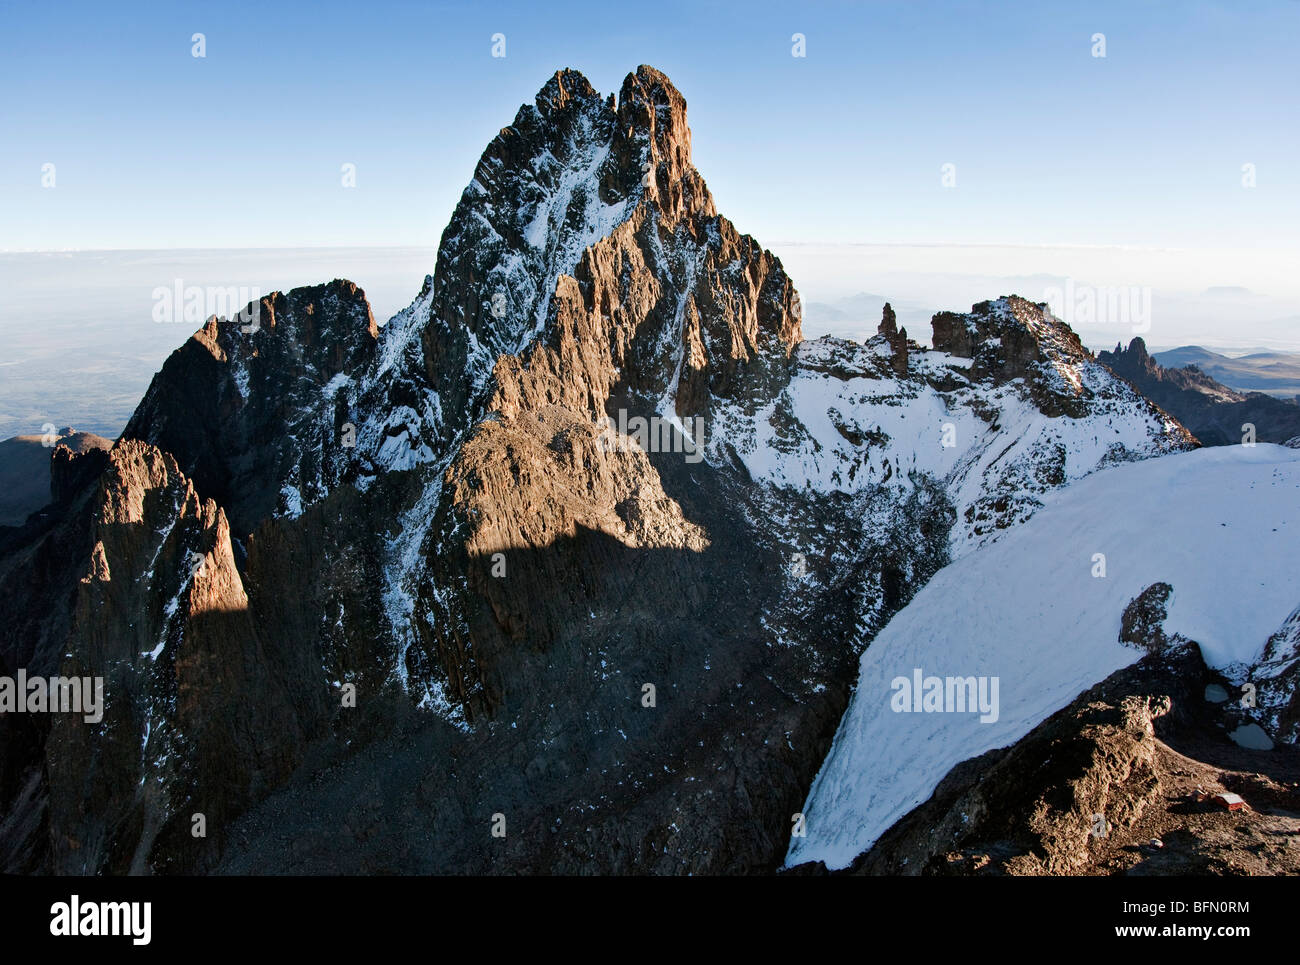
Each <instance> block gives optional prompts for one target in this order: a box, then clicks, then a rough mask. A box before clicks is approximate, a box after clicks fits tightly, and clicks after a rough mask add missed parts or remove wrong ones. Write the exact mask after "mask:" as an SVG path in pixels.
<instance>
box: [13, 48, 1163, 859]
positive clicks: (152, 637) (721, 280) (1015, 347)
mask: <svg viewBox="0 0 1300 965" xmlns="http://www.w3.org/2000/svg"><path fill="white" fill-rule="evenodd" d="M259 324H260V327H259V328H258V329H257V330H256V331H252V332H248V331H244V330H242V329H241V326H240V324H239V320H235V321H234V322H227V321H221V320H211V321H209V323H208V324H207V325H205V327H204V328H203V329H202V330H201V331H200V332H198V333H196V334H195V336H194V337H193V338H192V339H191V340H190V341H189V342H188V343H187V344H186V345H185V346H183V347H182V348H181V349H180V350H178V351H177V352H176V353H175V354H174V355H173V356H172V358H171V359H169V360H168V362H167V363H166V365H165V366H164V368H163V370H162V372H161V373H159V375H158V376H157V377H156V378H155V380H154V383H153V384H152V385H151V387H150V389H149V392H148V393H147V394H146V396H145V399H144V400H143V401H142V402H141V405H140V408H139V409H138V410H137V412H136V414H135V416H134V417H133V418H132V420H131V423H130V425H129V426H128V429H127V431H126V433H125V434H124V437H123V440H122V441H121V442H119V443H118V445H117V446H116V447H115V449H114V450H113V452H112V453H111V455H110V456H109V457H108V458H107V459H106V465H105V466H102V467H101V471H98V472H93V471H87V472H85V473H71V472H69V473H65V476H66V478H67V479H68V483H67V485H66V486H64V487H63V489H64V491H65V495H66V496H67V499H66V506H65V507H64V508H62V509H61V510H60V512H59V514H58V518H57V519H52V520H50V521H48V522H46V523H44V524H42V527H43V528H42V527H29V528H26V529H24V530H23V531H21V533H19V535H17V536H15V537H14V538H13V540H12V541H11V544H10V547H11V548H10V549H8V550H7V551H6V554H5V555H4V556H3V557H2V558H0V580H3V585H0V590H2V591H4V592H9V591H10V589H11V588H12V587H13V586H14V585H16V584H15V583H13V582H11V581H14V580H27V581H29V582H30V583H31V585H32V587H33V592H34V593H36V594H38V595H39V598H40V599H42V600H49V601H51V603H50V606H51V612H50V613H48V614H44V615H41V616H40V617H39V618H38V617H35V616H33V617H29V618H28V619H27V621H26V622H25V623H24V624H23V625H22V627H21V628H20V629H19V630H18V631H16V632H14V633H13V634H11V635H9V636H5V637H0V640H2V641H3V649H0V658H2V659H3V660H4V661H5V665H6V666H9V667H15V666H18V665H20V663H21V662H22V661H33V660H35V657H33V656H31V654H32V653H33V652H37V653H39V654H40V655H41V659H42V660H43V661H44V662H45V663H46V664H54V665H58V666H61V667H65V668H66V672H68V673H73V672H77V673H84V674H98V675H102V676H104V677H105V683H106V690H107V703H108V709H107V711H106V713H105V719H104V723H103V724H102V725H99V726H97V727H96V726H87V725H84V724H82V723H79V722H78V721H77V720H76V719H73V718H67V719H64V718H58V719H57V720H55V721H54V722H53V723H52V724H49V723H46V724H44V725H39V726H37V727H36V729H35V730H30V732H24V733H22V734H21V735H17V736H15V737H14V738H13V740H12V741H10V742H9V743H8V744H7V745H6V751H5V752H6V754H7V755H8V756H7V757H6V758H5V759H4V771H3V774H4V775H5V782H6V783H5V784H4V786H3V788H0V790H2V791H3V793H4V801H6V802H9V803H10V805H11V811H10V814H11V817H10V818H7V819H6V821H8V822H9V823H8V825H3V826H0V841H4V842H5V844H6V847H7V850H0V858H3V859H4V861H5V865H4V866H5V867H12V868H19V869H21V870H31V869H34V868H38V869H51V870H77V871H85V872H105V873H122V872H129V871H169V872H170V871H179V872H185V871H211V870H218V871H244V872H258V871H316V872H329V871H344V872H456V871H472V872H546V871H561V872H563V871H572V872H632V871H648V872H658V873H673V872H684V871H690V872H697V873H707V872H757V871H770V870H772V869H774V868H775V867H777V866H778V865H779V863H780V862H781V860H782V858H783V855H784V853H785V848H786V843H787V841H788V836H789V833H790V829H791V817H792V815H793V814H794V812H795V811H797V810H798V808H799V805H800V803H801V802H802V800H803V799H804V796H805V793H806V791H807V788H808V786H809V784H810V783H811V781H812V778H813V776H814V774H815V772H816V770H817V767H818V766H819V764H820V762H821V758H822V756H823V754H824V752H825V750H826V748H827V747H828V746H829V743H830V740H831V737H832V735H833V733H834V730H835V727H836V724H837V723H838V720H839V718H840V716H841V714H842V713H843V710H844V707H845V705H846V702H847V699H848V693H849V689H850V686H851V684H852V681H853V672H854V667H855V666H856V661H857V658H858V656H859V655H860V653H861V649H862V647H864V646H865V645H866V644H867V643H868V641H869V640H870V638H871V636H872V635H873V634H874V633H875V631H876V630H877V629H879V627H880V626H881V625H882V624H883V622H884V621H885V620H887V619H888V617H889V616H890V614H892V613H893V612H894V611H895V610H896V609H897V608H898V607H900V606H902V605H903V604H904V603H905V602H906V601H907V599H908V598H909V597H910V595H911V593H912V592H914V591H915V589H916V588H917V587H918V586H920V585H921V584H922V583H924V582H925V580H927V579H928V578H929V576H930V575H931V574H932V573H933V572H934V570H935V569H937V568H938V567H939V566H941V565H942V564H943V563H944V562H945V561H946V560H947V559H948V557H949V555H950V554H951V553H952V552H961V551H964V549H965V547H966V546H968V545H973V544H974V543H976V542H978V541H981V540H987V539H992V538H995V537H996V535H997V533H998V532H999V531H1000V530H1001V529H1004V528H1005V527H1007V526H1010V525H1013V524H1014V523H1015V522H1016V521H1018V520H1019V519H1022V518H1024V517H1025V516H1027V515H1028V514H1030V513H1032V512H1033V510H1034V508H1035V507H1036V505H1037V496H1038V495H1040V494H1041V493H1043V492H1045V491H1046V490H1047V489H1050V488H1052V487H1053V486H1056V485H1060V484H1062V483H1064V482H1066V481H1068V480H1069V479H1071V478H1076V477H1077V475H1080V474H1083V473H1085V472H1090V471H1092V470H1093V469H1095V468H1097V467H1098V466H1100V465H1105V464H1108V463H1109V462H1114V461H1122V460H1125V459H1135V458H1143V457H1145V456H1148V455H1153V454H1156V453H1159V452H1165V451H1171V450H1174V449H1178V448H1182V447H1185V446H1186V445H1187V444H1188V443H1187V440H1186V438H1185V433H1183V431H1182V430H1181V427H1178V426H1177V425H1176V423H1173V422H1172V420H1169V419H1168V418H1167V417H1165V416H1164V415H1163V413H1158V412H1157V411H1155V410H1154V407H1152V406H1150V405H1149V404H1147V403H1146V402H1145V401H1144V400H1142V399H1141V398H1140V397H1139V396H1138V395H1137V394H1136V393H1135V392H1133V391H1132V390H1131V389H1130V388H1129V387H1128V386H1127V385H1125V384H1124V383H1122V382H1120V381H1119V380H1117V379H1114V378H1113V377H1112V376H1110V375H1109V373H1107V372H1105V370H1103V369H1101V368H1100V367H1099V366H1096V365H1095V364H1094V363H1093V362H1092V361H1091V359H1090V358H1088V357H1087V356H1086V354H1085V353H1082V352H1081V350H1079V349H1078V346H1077V339H1074V340H1073V341H1071V339H1072V338H1073V336H1072V333H1069V330H1068V329H1067V328H1064V326H1062V325H1061V324H1060V323H1059V322H1055V321H1054V320H1051V319H1050V316H1046V317H1045V315H1044V313H1043V311H1042V308H1041V306H1033V305H1031V304H1030V303H1027V302H1023V300H1020V299H1014V298H1012V299H1000V300H999V301H997V302H994V303H985V304H984V305H981V306H976V309H975V311H974V312H973V313H972V314H971V315H969V316H957V315H953V316H951V317H948V316H944V318H943V319H939V318H936V322H935V329H936V339H937V340H939V339H941V340H942V341H943V344H944V346H946V347H945V348H944V349H943V350H941V351H934V352H923V351H922V350H920V349H919V348H918V347H916V346H915V345H914V344H910V343H908V341H907V338H906V333H905V332H888V333H885V334H884V335H883V336H881V337H878V338H877V339H873V340H871V341H870V342H868V343H866V344H865V345H855V344H853V343H844V342H840V341H838V340H832V339H827V340H819V341H817V342H813V343H809V342H804V341H803V340H802V333H801V329H800V315H799V307H798V297H797V295H796V293H795V290H794V287H793V284H792V283H791V281H790V279H789V278H788V277H787V276H786V274H785V272H784V269H783V268H782V267H781V264H780V261H779V260H778V259H776V258H775V257H774V256H773V255H772V254H771V253H770V252H768V251H765V250H764V249H763V248H762V247H761V246H760V245H759V244H758V243H757V242H756V241H754V239H752V238H750V237H749V236H748V235H744V234H742V233H740V232H739V231H738V230H737V229H736V228H735V227H734V226H733V225H732V224H731V223H730V222H729V221H727V220H726V219H725V218H723V217H721V216H720V215H718V214H717V211H716V208H715V205H714V202H713V199H712V197H711V196H710V194H709V192H708V189H707V187H706V186H705V184H704V181H703V179H702V178H701V177H700V175H699V174H698V173H697V172H696V171H695V169H694V167H693V166H692V163H691V159H690V131H689V128H688V127H687V124H686V105H685V100H684V99H683V98H682V96H681V94H680V93H679V92H677V90H676V89H675V88H673V86H672V85H671V83H670V82H669V81H668V80H667V78H665V77H664V76H663V75H662V74H660V73H659V72H658V71H655V70H653V69H651V68H648V67H642V68H639V69H638V70H637V71H636V72H635V73H634V74H631V75H629V76H628V78H627V79H626V80H625V81H624V84H623V87H622V89H621V91H620V93H619V96H618V98H617V99H615V98H612V97H611V98H609V99H602V98H601V97H600V96H599V95H598V94H597V93H596V92H595V91H594V90H593V89H592V88H591V86H590V84H588V83H587V81H586V80H585V79H584V78H583V77H582V76H581V75H579V74H577V73H575V72H573V71H561V72H559V73H557V74H556V75H555V76H554V77H553V78H552V79H551V80H550V81H548V82H547V84H546V85H545V86H544V87H543V88H542V90H541V92H540V93H539V94H538V96H537V98H536V99H535V101H534V103H533V104H530V105H525V106H524V107H522V108H521V109H520V111H519V113H518V114H517V115H516V117H515V120H514V123H513V124H512V125H511V126H510V127H507V128H505V129H504V130H502V132H501V133H500V134H499V135H498V137H497V138H495V139H494V140H493V142H492V143H491V144H490V145H489V146H488V148H487V150H486V151H485V152H484V154H483V157H482V158H481V159H480V161H479V164H478V166H477V168H476V170H475V175H474V178H473V180H472V181H471V182H470V185H469V187H467V188H466V190H465V192H464V194H463V195H462V198H461V200H460V203H459V204H458V206H457V208H456V211H455V213H454V214H453V217H452V219H451V222H450V223H449V225H448V227H447V229H446V231H445V232H444V234H443V239H442V245H441V248H440V250H439V254H438V260H437V265H436V267H435V271H434V274H433V275H432V276H430V277H429V278H427V279H426V281H425V284H424V286H423V288H422V290H421V292H420V293H419V295H418V296H417V298H416V300H415V301H414V302H413V303H412V305H411V306H410V307H409V308H407V309H406V310H404V311H403V312H400V313H399V314H398V315H397V316H395V317H394V318H393V319H391V320H390V321H389V322H388V323H387V324H386V325H384V326H383V328H382V329H377V328H376V326H375V325H374V323H373V320H372V319H371V316H370V310H369V307H368V306H367V304H366V302H365V299H364V296H363V294H362V293H361V292H360V291H359V290H358V289H356V287H355V286H354V285H351V283H348V282H342V281H335V282H333V283H331V284H329V285H324V286H317V287H314V288H307V289H298V290H295V291H292V292H288V293H284V294H281V293H276V294H274V295H271V296H268V298H266V299H264V300H263V301H262V302H261V303H260V315H259ZM941 333H946V334H943V335H942V336H941ZM999 340H1000V341H999ZM963 353H965V354H963ZM965 359H973V360H974V362H975V364H974V365H973V366H967V365H966V364H965V363H964V360H965ZM1017 379H1019V380H1021V381H1017ZM900 412H902V413H904V414H912V413H915V418H914V419H913V420H912V421H913V423H914V424H919V425H920V426H921V427H922V429H921V430H920V434H919V435H915V436H909V435H908V432H910V431H911V425H910V424H908V423H906V420H899V419H896V418H894V417H895V415H897V414H898V413H900ZM637 419H643V420H645V424H646V425H653V426H654V429H653V430H652V432H650V433H647V434H646V435H645V436H644V437H640V438H634V437H633V436H632V435H631V433H632V431H633V430H632V429H631V428H630V427H631V425H633V420H637ZM945 420H955V421H957V422H960V423H961V425H962V431H963V433H964V435H963V436H962V438H961V439H960V440H959V441H958V442H955V443H954V444H953V448H954V451H953V452H952V453H949V454H945V452H946V450H947V448H948V443H947V442H945V441H943V438H942V437H943V432H942V430H943V424H944V422H945ZM610 423H613V424H614V426H619V425H622V426H624V427H627V428H625V429H624V430H623V431H624V432H625V433H627V434H620V431H619V430H618V429H616V428H612V427H611V425H610ZM1103 423H1104V424H1105V425H1106V427H1107V428H1106V431H1107V433H1109V434H1110V435H1112V436H1116V441H1115V442H1113V443H1112V444H1110V445H1109V446H1108V447H1095V446H1094V447H1093V449H1095V450H1096V452H1097V454H1094V455H1090V456H1087V457H1086V458H1085V457H1079V456H1077V455H1076V454H1073V452H1072V450H1071V449H1070V446H1071V444H1072V443H1071V440H1073V439H1074V438H1075V437H1076V436H1077V437H1079V438H1084V437H1087V438H1089V439H1094V438H1096V437H1097V435H1098V433H1099V431H1100V430H1099V427H1100V426H1101V425H1102V424H1103ZM1116 424H1118V425H1122V426H1123V427H1124V429H1125V431H1126V432H1127V434H1126V435H1124V436H1119V435H1118V433H1119V430H1118V429H1116V428H1114V425H1116ZM1013 444H1014V445H1015V447H1016V451H1015V452H1014V453H1012V452H1011V448H1012V446H1013ZM1091 451H1092V450H1089V452H1091ZM1067 455H1068V456H1069V457H1070V458H1069V459H1068V460H1067ZM1089 460H1090V461H1089ZM950 537H951V538H950ZM191 553H196V554H199V555H200V558H201V559H202V561H203V564H202V567H201V568H200V569H198V570H196V569H195V568H194V557H192V556H191V555H190V554H191ZM31 639H36V640H38V641H39V645H38V646H37V647H36V648H35V651H33V649H32V647H31V644H30V642H29V641H30V640H31ZM24 647H26V649H24ZM63 655H68V656H63ZM0 726H10V725H8V722H6V723H5V724H4V725H0ZM12 726H16V725H12ZM24 726H27V725H25V724H24ZM42 726H43V727H44V730H41V729H40V728H41V727H42ZM83 801H88V802H89V803H87V804H85V805H84V806H83V803H82V802H83ZM200 813H201V814H203V815H204V817H205V820H206V825H207V837H206V838H195V837H193V835H192V834H191V833H190V831H191V827H192V822H193V820H194V815H195V814H200ZM496 814H501V815H504V817H505V820H506V827H507V834H506V837H504V838H497V837H493V836H492V835H491V833H490V828H491V825H492V820H493V815H496Z"/></svg>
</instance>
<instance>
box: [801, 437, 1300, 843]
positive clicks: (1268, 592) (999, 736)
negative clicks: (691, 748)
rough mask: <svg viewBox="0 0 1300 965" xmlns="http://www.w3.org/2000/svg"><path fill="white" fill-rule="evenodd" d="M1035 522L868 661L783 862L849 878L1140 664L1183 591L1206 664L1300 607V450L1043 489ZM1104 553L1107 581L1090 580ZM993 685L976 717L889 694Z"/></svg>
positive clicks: (1217, 456)
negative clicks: (935, 799)
mask: <svg viewBox="0 0 1300 965" xmlns="http://www.w3.org/2000/svg"><path fill="white" fill-rule="evenodd" d="M1042 498H1043V502H1044V504H1045V505H1044V507H1043V508H1042V509H1040V510H1039V511H1038V512H1037V513H1036V514H1035V515H1034V516H1033V517H1032V518H1031V519H1029V520H1028V521H1027V522H1025V523H1023V524H1020V525H1019V526H1016V527H1014V528H1013V529H1011V530H1009V531H1008V532H1007V533H1006V534H1005V535H1003V536H1002V537H1001V538H1000V539H999V540H997V541H996V542H994V543H992V544H990V545H987V546H985V547H984V548H982V549H979V550H977V551H975V552H973V553H970V554H969V555H967V556H964V557H962V558H960V559H958V560H957V561H956V562H954V563H952V564H950V565H949V566H947V567H945V568H944V569H943V570H940V571H939V572H938V573H937V574H936V575H935V576H934V578H933V579H932V580H931V581H930V582H929V583H928V584H927V585H926V586H925V587H924V588H923V589H921V590H920V592H918V593H917V595H916V596H915V597H914V598H913V599H912V601H911V603H909V604H908V606H906V607H905V608H904V609H902V610H901V611H899V612H898V613H897V614H896V615H895V616H894V618H893V619H892V620H891V621H890V622H889V624H888V625H886V626H885V628H884V629H883V630H882V631H881V632H880V634H879V635H878V636H877V637H876V639H875V641H874V642H873V643H872V644H871V645H870V646H869V647H868V648H867V650H866V652H865V653H864V654H863V656H862V661H861V665H860V669H859V678H858V684H857V689H856V691H855V693H854V696H853V699H852V701H851V702H850V705H849V709H848V711H847V712H846V713H845V716H844V719H843V720H842V721H841V722H840V727H839V731H838V732H837V734H836V736H835V741H834V743H833V745H832V747H831V751H830V753H829V754H828V755H827V758H826V760H825V761H824V762H823V764H822V767H821V770H820V772H819V773H818V775H817V778H816V780H815V781H814V782H813V786H812V789H811V791H810V792H809V797H808V801H807V803H806V805H805V807H804V814H805V815H806V826H807V835H806V837H802V838H794V839H792V843H791V847H790V849H789V852H788V854H787V857H786V863H787V865H794V864H799V863H801V862H805V861H822V862H824V863H825V864H826V866H827V867H828V868H832V869H834V868H844V867H846V866H848V865H849V864H850V863H852V861H853V859H854V858H855V857H857V856H858V855H859V854H861V853H862V852H863V851H865V850H867V849H868V848H870V847H871V846H872V844H873V843H874V842H875V841H876V840H877V839H878V838H879V837H880V835H881V834H882V833H884V832H885V831H886V830H887V829H888V828H889V827H890V826H891V825H893V824H894V822H896V821H897V820H898V819H899V818H901V817H903V816H904V815H906V814H907V813H908V812H909V811H911V810H912V809H913V808H915V807H916V806H917V805H919V804H921V803H923V802H924V801H926V800H927V799H928V798H929V797H930V795H931V794H932V793H933V791H934V789H935V787H936V786H937V785H938V783H939V781H941V780H942V779H943V778H944V777H945V776H946V775H947V773H948V772H949V770H951V769H952V767H953V766H954V765H956V764H958V763H960V762H961V761H964V760H967V759H968V758H971V757H975V756H977V755H979V754H983V753H984V752H986V751H989V750H992V749H994V748H999V747H1005V746H1008V745H1010V744H1013V743H1015V742H1016V741H1017V740H1019V739H1020V738H1021V737H1023V736H1024V735H1025V734H1027V733H1028V732H1029V731H1030V730H1032V729H1033V728H1034V727H1035V726H1037V725H1038V724H1039V723H1041V722H1042V721H1043V720H1045V719H1046V718H1047V717H1049V716H1051V715H1052V714H1053V713H1055V712H1056V711H1057V710H1060V709H1061V708H1062V707H1064V706H1066V705H1067V704H1068V703H1069V702H1070V701H1072V700H1073V699H1074V698H1075V697H1076V696H1078V694H1079V693H1081V692H1082V691H1084V690H1085V689H1087V688H1089V687H1091V686H1093V685H1094V684H1096V683H1099V682H1100V681H1101V680H1103V679H1105V678H1106V677H1107V676H1109V675H1110V674H1111V673H1113V672H1114V671H1116V670H1119V669H1121V668H1122V667H1125V666H1128V665H1129V664H1131V663H1134V662H1136V661H1137V660H1138V659H1140V658H1141V657H1142V656H1143V652H1142V651H1139V650H1137V649H1135V648H1133V647H1128V646H1125V645H1123V644H1121V643H1119V642H1118V635H1119V630H1120V618H1121V614H1122V613H1123V611H1124V608H1125V607H1126V606H1127V605H1128V603H1129V601H1131V600H1132V599H1133V598H1134V597H1136V596H1137V595H1138V594H1139V593H1141V592H1142V591H1143V590H1144V589H1146V588H1147V587H1148V586H1150V585H1151V584H1152V583H1156V582H1158V581H1164V582H1166V583H1169V584H1170V585H1172V587H1173V596H1172V598H1171V600H1170V602H1169V617H1168V619H1167V620H1166V622H1165V627H1166V629H1167V630H1168V631H1169V632H1171V633H1180V634H1182V635H1184V636H1186V637H1188V638H1190V639H1193V640H1195V641H1197V642H1198V643H1199V644H1200V645H1201V650H1202V652H1203V654H1204V656H1205V660H1206V662H1207V663H1208V664H1210V665H1211V666H1214V667H1226V666H1228V665H1230V664H1251V663H1254V662H1256V661H1257V660H1258V659H1259V657H1260V653H1261V650H1262V648H1263V645H1264V643H1265V641H1266V640H1267V639H1268V637H1269V635H1270V634H1271V633H1273V632H1274V631H1275V630H1277V629H1278V628H1279V627H1280V626H1281V625H1282V624H1283V623H1284V622H1285V621H1286V619H1287V618H1288V616H1289V615H1290V614H1291V613H1292V612H1293V611H1294V610H1295V609H1296V605H1297V604H1298V603H1300V452H1297V451H1295V450H1293V449H1287V448H1284V447H1281V446H1273V445H1264V444H1260V445H1258V446H1256V447H1253V448H1248V447H1245V446H1229V447H1222V448H1214V449H1201V450H1198V451H1195V452H1189V453H1180V454H1177V455H1169V456H1163V457H1160V458H1156V459H1150V460H1145V461H1142V462H1137V463H1131V464H1126V465H1122V466H1117V467H1114V468H1110V469H1106V470H1103V471H1101V472H1098V473H1095V474H1093V475H1091V476H1088V477H1087V478H1085V479H1082V480H1079V481H1078V482H1075V483H1073V484H1072V485H1069V486H1067V487H1065V488H1064V489H1059V490H1055V491H1052V492H1049V493H1047V494H1045V495H1044V496H1043V497H1042ZM1095 554H1104V556H1105V576H1104V577H1097V576H1094V575H1093V573H1094V570H1095V569H1096V568H1097V562H1096V561H1095V560H1094V555H1095ZM918 668H919V669H920V670H921V671H922V673H923V674H924V676H926V677H928V676H931V675H934V676H937V677H940V678H944V677H948V676H953V677H969V676H973V677H977V678H978V677H981V676H987V677H997V678H999V680H1000V687H999V691H998V693H999V698H1000V707H999V708H998V711H999V713H998V716H997V720H996V722H993V723H981V722H980V714H979V713H978V712H965V713H962V712H942V713H926V712H923V711H922V712H895V711H894V710H891V698H893V697H894V696H895V693H896V691H895V690H893V689H891V683H892V682H893V681H894V680H895V679H896V678H898V677H905V678H908V680H909V681H910V680H911V678H912V677H913V674H914V672H915V671H916V670H917V669H918Z"/></svg>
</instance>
